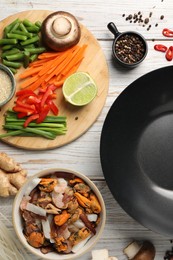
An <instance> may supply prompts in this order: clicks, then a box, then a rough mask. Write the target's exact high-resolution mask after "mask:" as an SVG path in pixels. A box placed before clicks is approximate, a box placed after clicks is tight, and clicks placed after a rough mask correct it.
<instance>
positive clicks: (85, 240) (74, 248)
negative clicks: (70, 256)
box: [71, 235, 92, 253]
mask: <svg viewBox="0 0 173 260" xmlns="http://www.w3.org/2000/svg"><path fill="white" fill-rule="evenodd" d="M91 237H92V235H89V236H88V237H87V238H85V239H84V240H82V241H81V242H79V243H78V244H77V245H75V246H73V247H72V250H71V251H72V252H73V253H77V252H78V251H79V250H80V249H81V248H82V247H84V245H85V244H86V243H87V242H88V240H89V239H90V238H91Z"/></svg>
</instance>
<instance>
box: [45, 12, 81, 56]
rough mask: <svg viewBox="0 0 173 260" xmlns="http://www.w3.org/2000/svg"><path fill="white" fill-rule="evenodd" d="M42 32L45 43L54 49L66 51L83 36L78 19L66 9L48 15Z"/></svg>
mask: <svg viewBox="0 0 173 260" xmlns="http://www.w3.org/2000/svg"><path fill="white" fill-rule="evenodd" d="M41 32H42V38H43V41H44V43H45V45H46V46H47V47H49V48H50V49H52V50H54V51H64V50H66V49H68V48H70V47H72V46H74V45H76V44H77V43H78V42H79V40H80V37H81V29H80V25H79V23H78V21H77V19H76V18H75V17H74V16H73V15H72V14H71V13H68V12H64V11H58V12H54V13H52V14H50V15H48V16H47V17H46V19H45V20H44V21H43V24H42V30H41Z"/></svg>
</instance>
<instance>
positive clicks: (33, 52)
mask: <svg viewBox="0 0 173 260" xmlns="http://www.w3.org/2000/svg"><path fill="white" fill-rule="evenodd" d="M25 50H26V51H29V52H30V53H31V54H39V53H42V52H44V51H45V50H46V48H44V47H38V48H25Z"/></svg>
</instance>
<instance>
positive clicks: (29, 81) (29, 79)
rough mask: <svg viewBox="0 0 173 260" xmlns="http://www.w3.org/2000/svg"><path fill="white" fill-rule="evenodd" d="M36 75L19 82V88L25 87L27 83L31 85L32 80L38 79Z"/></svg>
mask: <svg viewBox="0 0 173 260" xmlns="http://www.w3.org/2000/svg"><path fill="white" fill-rule="evenodd" d="M38 78H39V77H38V75H36V76H34V77H30V78H28V79H26V80H25V81H23V82H22V83H21V84H20V87H21V88H26V87H28V86H29V85H31V84H32V83H33V82H35V81H36V80H37V79H38Z"/></svg>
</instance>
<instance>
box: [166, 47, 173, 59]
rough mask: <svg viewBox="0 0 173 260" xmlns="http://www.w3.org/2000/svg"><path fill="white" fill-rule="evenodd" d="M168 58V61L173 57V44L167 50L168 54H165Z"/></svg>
mask: <svg viewBox="0 0 173 260" xmlns="http://www.w3.org/2000/svg"><path fill="white" fill-rule="evenodd" d="M165 57H166V59H167V60H168V61H171V60H172V59H173V46H170V47H169V49H168V50H167V52H166V55H165Z"/></svg>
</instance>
